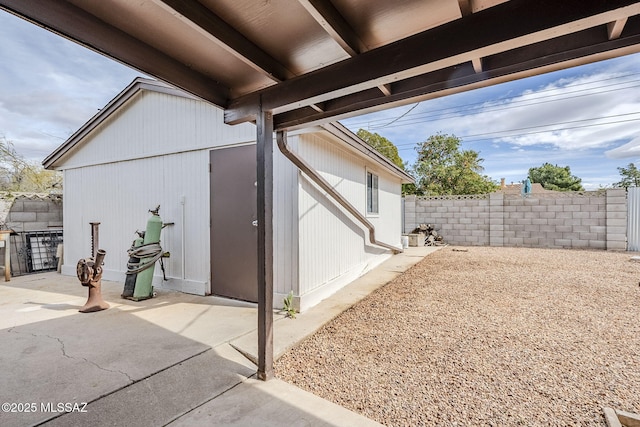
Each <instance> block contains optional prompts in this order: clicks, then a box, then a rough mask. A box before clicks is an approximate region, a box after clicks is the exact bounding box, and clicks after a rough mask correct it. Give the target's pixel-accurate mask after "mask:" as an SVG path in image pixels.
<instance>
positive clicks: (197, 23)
mask: <svg viewBox="0 0 640 427" xmlns="http://www.w3.org/2000/svg"><path fill="white" fill-rule="evenodd" d="M156 1H157V3H158V4H161V5H162V4H163V5H166V6H165V7H168V8H170V9H171V10H174V11H176V12H178V14H179V16H180V19H181V20H182V21H183V22H185V23H186V24H187V25H190V26H192V27H194V28H197V29H199V30H200V31H201V32H203V33H204V34H206V35H208V36H209V37H210V38H211V39H212V40H213V41H214V42H215V43H216V44H218V45H219V46H222V47H223V48H224V49H226V50H227V51H228V52H229V53H231V54H232V55H234V56H235V57H236V58H238V59H240V60H241V61H243V62H244V63H245V64H247V65H249V66H250V67H252V68H253V69H254V70H257V71H259V72H260V73H262V74H263V75H265V76H267V77H269V78H270V79H272V80H273V81H274V82H280V81H282V80H286V79H288V78H291V77H293V76H294V74H293V73H292V72H291V71H289V70H288V69H287V68H285V67H284V66H283V65H282V64H280V63H279V62H278V61H276V60H275V59H274V58H273V57H271V56H270V55H269V54H267V53H266V52H264V51H263V50H262V49H260V48H259V47H258V46H257V45H255V44H254V43H253V42H251V41H250V40H249V39H247V38H246V37H245V36H243V35H242V34H241V33H239V32H238V31H236V30H235V29H234V28H233V27H232V26H231V25H229V24H227V23H226V22H225V21H223V20H222V19H221V18H220V17H218V16H217V15H216V14H214V13H213V12H211V11H210V10H209V9H207V8H206V7H205V6H203V5H202V4H200V3H198V2H196V1H189V2H185V1H183V0H156Z"/></svg>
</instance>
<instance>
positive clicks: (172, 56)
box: [0, 0, 640, 130]
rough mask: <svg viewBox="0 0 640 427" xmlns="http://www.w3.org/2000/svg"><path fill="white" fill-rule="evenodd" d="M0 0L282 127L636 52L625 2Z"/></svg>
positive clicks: (238, 113)
mask: <svg viewBox="0 0 640 427" xmlns="http://www.w3.org/2000/svg"><path fill="white" fill-rule="evenodd" d="M0 8H2V9H5V10H7V11H9V12H11V13H14V14H16V15H18V16H20V17H22V18H25V19H27V20H29V21H32V22H34V23H35V24H37V25H40V26H43V27H45V28H47V29H50V30H51V31H54V32H56V33H58V34H60V35H62V36H64V37H66V38H69V39H71V40H74V41H76V42H78V43H81V44H83V45H85V46H87V47H89V48H90V49H93V50H95V51H98V52H100V53H103V54H105V55H107V56H109V57H111V58H114V59H116V60H118V61H120V62H123V63H125V64H128V65H130V66H132V67H134V68H136V69H138V70H140V71H142V72H144V73H146V74H148V75H152V76H155V77H157V78H159V79H161V80H164V81H167V82H169V83H171V84H173V85H175V86H177V87H180V88H182V89H185V90H186V91H188V92H191V93H193V94H195V95H197V96H200V97H202V98H204V99H206V100H208V101H210V102H212V103H214V104H216V105H218V106H220V107H222V108H224V109H225V110H226V115H225V117H226V121H227V123H231V124H233V123H240V122H243V121H253V120H255V118H256V114H257V110H256V108H257V106H258V105H260V106H261V107H262V109H263V110H265V111H270V112H271V113H273V115H274V116H273V120H274V128H275V129H276V130H280V129H292V128H298V127H305V126H309V125H311V124H318V123H322V122H327V121H331V120H335V119H339V118H345V117H349V116H353V115H357V114H362V113H364V112H371V111H376V110H380V109H383V108H388V107H391V106H398V105H403V104H407V103H411V102H415V101H418V100H423V99H427V98H432V97H437V96H442V95H444V94H450V93H454V92H459V91H464V90H468V89H470V88H475V87H480V86H486V85H491V84H495V83H498V82H502V81H507V80H513V79H517V78H521V77H526V76H530V75H534V74H539V73H542V72H546V71H550V70H556V69H560V68H566V67H570V66H575V65H580V64H584V63H588V62H593V61H597V60H601V59H606V58H611V57H615V56H620V55H625V54H629V53H635V52H639V51H640V16H639V14H640V2H637V1H629V0H562V1H557V0H508V1H505V0H394V1H388V0H200V1H196V0H140V1H130V0H110V1H105V0H67V1H63V0H30V1H24V0H0Z"/></svg>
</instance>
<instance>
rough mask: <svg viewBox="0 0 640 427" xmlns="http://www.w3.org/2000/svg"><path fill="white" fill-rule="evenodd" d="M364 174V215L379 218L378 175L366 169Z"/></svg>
mask: <svg viewBox="0 0 640 427" xmlns="http://www.w3.org/2000/svg"><path fill="white" fill-rule="evenodd" d="M365 172H366V173H365V193H366V195H365V202H366V203H365V205H366V208H365V211H366V214H367V216H372V217H375V216H380V175H378V174H377V173H375V172H374V171H372V170H370V169H366V171H365ZM374 191H375V192H374Z"/></svg>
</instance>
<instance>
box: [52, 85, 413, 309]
mask: <svg viewBox="0 0 640 427" xmlns="http://www.w3.org/2000/svg"><path fill="white" fill-rule="evenodd" d="M223 114H224V112H223V110H221V109H219V108H218V107H216V106H214V105H212V104H210V103H208V102H205V101H202V100H200V99H198V98H196V97H193V96H191V95H189V94H187V93H185V92H183V91H181V90H178V89H175V88H173V87H171V86H169V85H167V84H165V83H161V82H158V81H154V80H148V79H142V78H138V79H136V80H134V81H133V82H132V83H131V84H130V85H129V86H128V87H127V88H126V89H125V90H124V91H122V92H121V93H120V94H119V95H118V96H117V97H116V98H114V99H113V100H112V101H111V102H110V103H109V104H108V105H107V106H105V108H103V109H102V110H101V111H100V112H99V113H98V114H97V115H96V116H94V117H93V118H92V119H91V120H89V121H88V122H87V123H86V124H84V125H83V126H82V127H81V128H80V129H79V130H78V131H77V132H75V133H74V134H73V135H72V136H71V137H70V138H69V139H68V140H67V141H66V142H64V143H63V144H62V145H61V146H60V147H58V148H57V149H56V150H55V151H54V152H53V153H52V154H50V155H49V156H48V157H47V158H46V159H45V160H44V162H43V164H44V166H45V167H46V168H47V169H55V170H61V171H62V172H63V175H64V246H65V247H64V263H63V267H62V273H63V274H65V275H74V276H75V274H76V263H77V261H78V260H79V259H81V258H86V257H87V256H89V255H90V254H91V226H90V222H99V223H100V234H99V236H100V240H99V244H100V248H102V249H104V250H105V251H106V253H107V255H106V258H105V263H104V274H103V277H104V278H105V279H106V280H113V281H118V282H121V283H124V280H125V272H126V270H127V261H128V255H127V249H129V248H130V247H131V244H132V241H133V239H134V238H135V235H134V233H135V231H136V230H143V229H144V227H145V224H146V221H147V218H148V217H149V213H148V211H149V209H152V208H155V207H156V206H157V205H160V216H161V217H162V220H163V221H164V222H165V223H172V225H170V226H167V227H165V228H164V229H163V230H162V235H161V245H162V248H163V250H164V251H167V252H170V254H171V255H170V258H168V259H165V261H164V263H165V270H166V276H167V279H168V280H166V281H165V280H163V277H162V272H160V271H159V270H160V269H158V268H156V271H155V276H154V283H153V285H154V287H155V288H160V289H171V290H178V291H182V292H187V293H193V294H199V295H211V294H213V295H219V296H225V297H231V298H237V299H242V300H247V301H253V302H256V301H257V279H256V277H257V248H256V245H257V240H256V239H257V238H256V236H257V232H256V227H255V221H256V218H257V216H256V191H257V190H256V145H255V139H256V128H255V125H253V124H249V123H246V124H241V125H235V126H230V125H226V124H224V118H223ZM278 146H279V148H280V150H279V149H277V148H274V153H273V163H274V172H273V173H274V183H273V204H274V206H273V235H274V239H273V274H274V279H273V283H274V301H275V302H276V304H277V303H278V302H281V301H282V299H283V298H284V297H286V296H287V295H288V294H289V293H290V292H292V293H293V296H294V305H295V306H296V307H297V308H298V309H299V310H301V311H303V310H305V309H307V308H309V307H311V306H313V305H315V304H317V303H318V302H320V301H321V300H322V299H324V298H326V297H327V296H329V295H331V294H332V293H334V292H335V291H337V290H338V289H340V288H341V287H343V286H344V285H346V284H347V283H349V282H351V281H352V280H354V279H356V278H357V277H359V276H361V275H362V274H364V273H365V272H367V271H369V270H370V269H372V268H373V267H375V266H376V265H378V264H379V263H381V262H382V261H384V260H385V259H387V258H388V257H390V256H391V255H392V253H393V252H394V251H401V247H402V246H401V185H402V183H408V182H411V181H412V178H411V177H410V176H409V175H407V174H406V173H405V172H404V171H402V170H401V169H400V168H398V167H397V166H395V165H394V164H393V163H391V162H390V161H389V160H387V159H386V158H385V157H383V156H382V155H380V154H379V153H378V152H376V151H375V150H373V149H371V148H370V147H369V146H368V145H367V144H366V143H364V142H363V141H362V140H360V139H359V138H358V137H357V136H356V135H354V134H353V133H352V132H350V131H349V130H348V129H346V128H345V127H344V126H342V125H340V124H338V123H334V124H328V125H322V126H317V127H313V128H308V129H305V130H302V131H296V132H292V133H290V134H289V135H288V136H286V137H284V138H280V140H278ZM285 154H286V156H285Z"/></svg>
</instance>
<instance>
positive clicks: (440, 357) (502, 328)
mask: <svg viewBox="0 0 640 427" xmlns="http://www.w3.org/2000/svg"><path fill="white" fill-rule="evenodd" d="M632 255H634V254H631V253H614V252H604V251H575V250H544V249H527V248H488V247H468V248H452V247H444V248H442V249H441V250H439V251H437V252H435V253H433V254H431V255H429V256H427V257H426V258H425V259H424V260H423V261H422V262H420V263H418V264H417V265H415V266H414V267H413V268H412V269H410V270H409V271H407V272H406V273H404V274H403V275H401V276H400V277H398V278H397V279H396V280H394V281H392V282H391V283H389V284H387V285H386V286H384V287H383V288H381V289H379V290H378V291H376V292H374V293H372V294H371V295H369V297H367V298H365V299H364V300H363V301H361V302H360V303H358V304H356V305H355V306H353V307H352V308H350V309H349V310H347V311H345V312H344V313H342V314H341V315H340V316H338V317H337V318H336V319H334V320H333V321H332V322H330V323H329V324H327V325H326V326H325V327H323V328H322V329H321V330H320V331H319V332H318V333H316V334H315V335H313V336H312V337H310V338H309V339H307V340H305V341H303V342H302V343H301V344H300V345H299V346H297V347H295V348H294V349H292V350H291V351H289V352H288V353H287V354H285V355H284V356H283V357H282V358H280V359H279V360H278V361H277V363H276V375H277V376H278V377H279V378H281V379H283V380H285V381H288V382H290V383H292V384H295V385H297V386H299V387H301V388H303V389H305V390H308V391H310V392H312V393H314V394H316V395H318V396H321V397H323V398H325V399H328V400H330V401H333V402H335V403H338V404H340V405H342V406H344V407H346V408H349V409H351V410H353V411H356V412H359V413H361V414H362V415H364V416H366V417H369V418H371V419H374V420H376V421H378V422H380V423H382V424H385V425H389V426H399V425H411V426H414V425H459V426H462V425H473V426H475V425H496V426H503V425H527V426H549V425H604V424H605V423H604V418H603V416H602V407H603V406H609V407H613V408H616V409H622V410H625V411H629V412H636V413H637V412H640V287H639V281H640V262H633V261H631V260H630V258H631V256H632ZM292 321H295V320H292ZM283 417H285V419H286V414H283Z"/></svg>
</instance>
